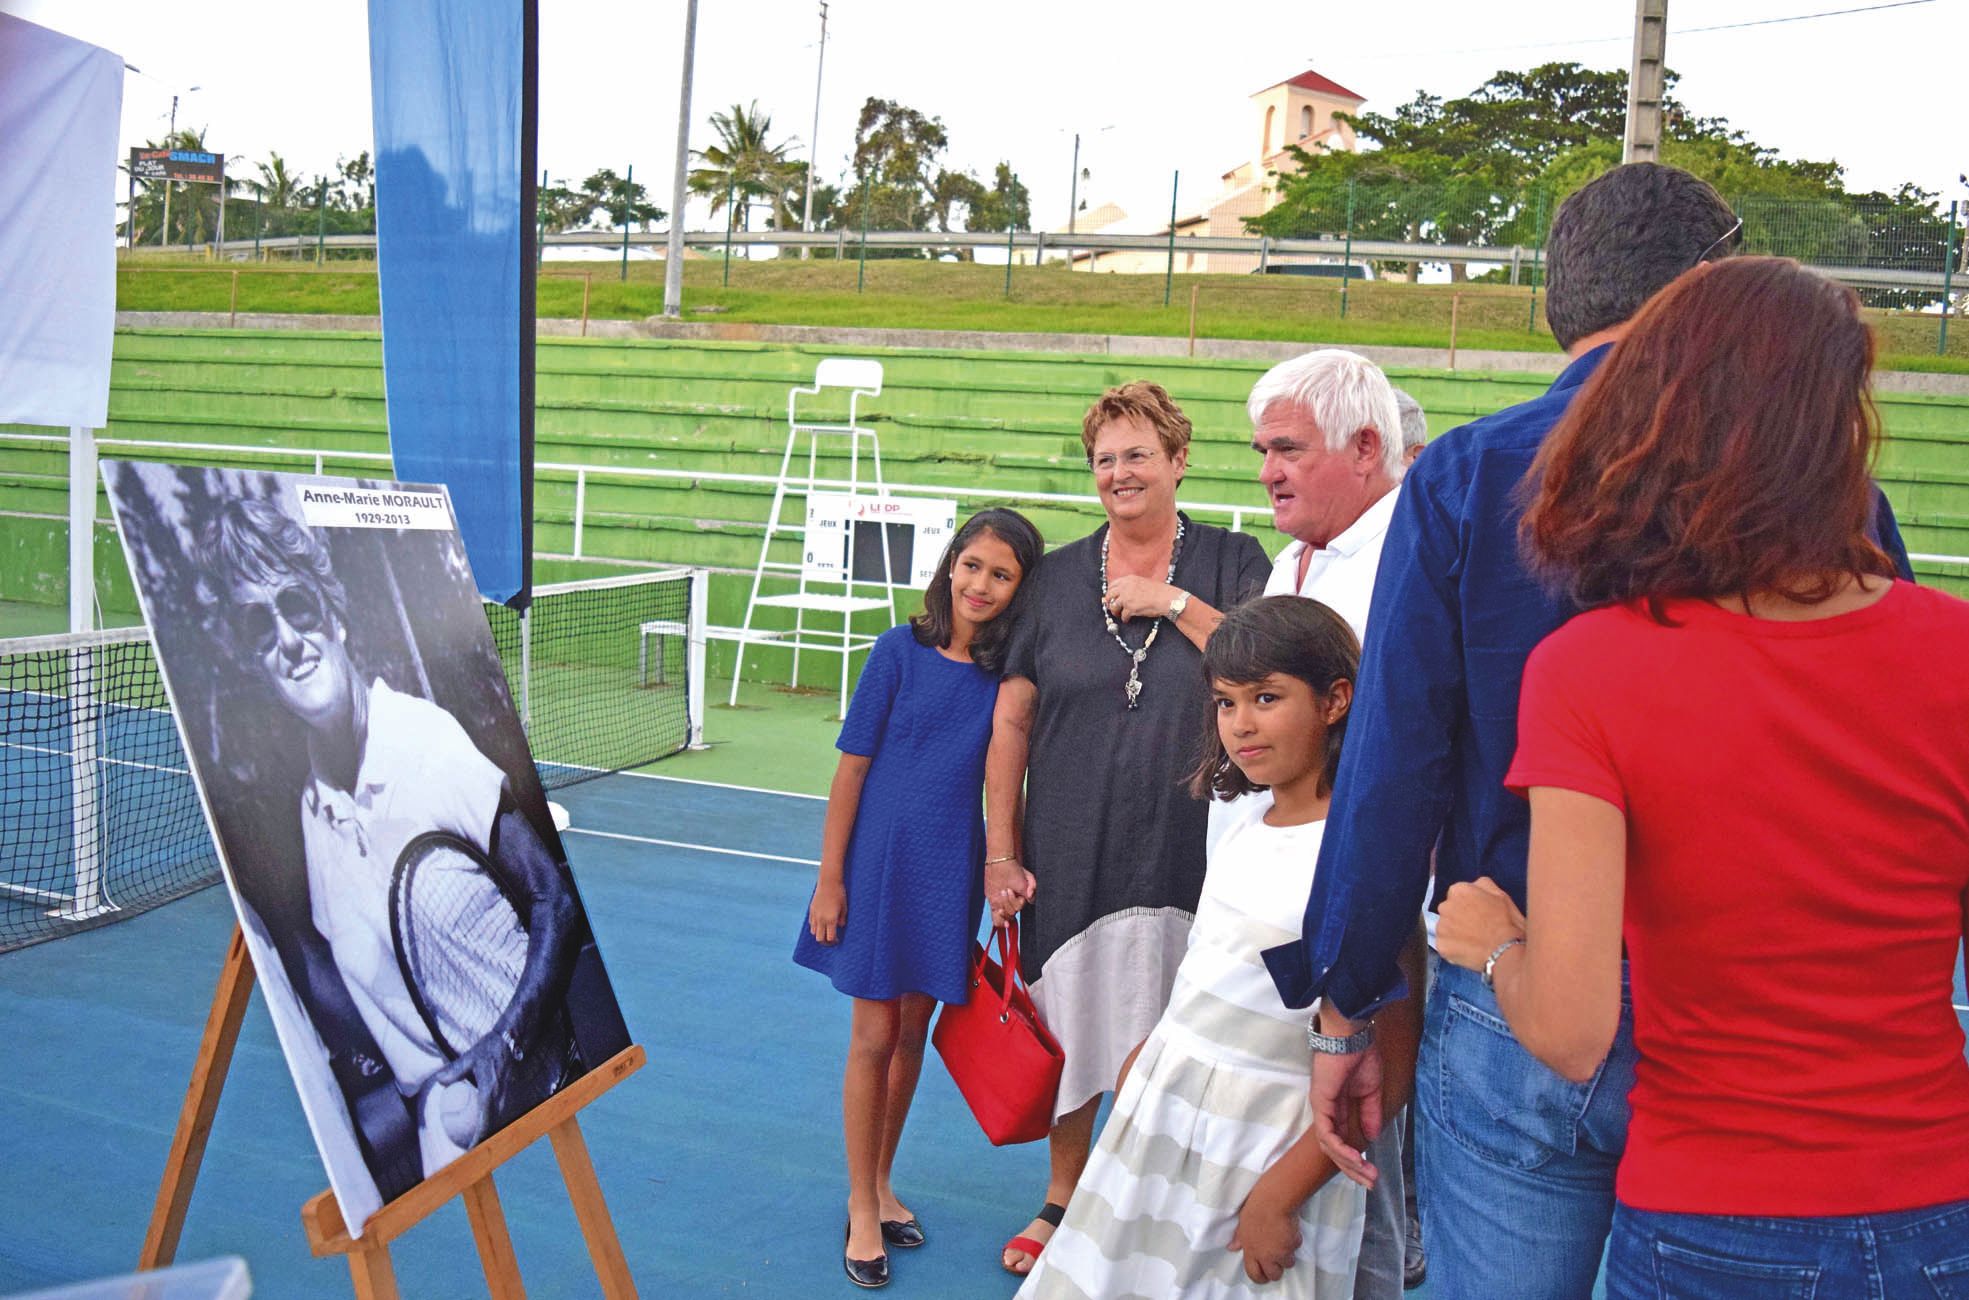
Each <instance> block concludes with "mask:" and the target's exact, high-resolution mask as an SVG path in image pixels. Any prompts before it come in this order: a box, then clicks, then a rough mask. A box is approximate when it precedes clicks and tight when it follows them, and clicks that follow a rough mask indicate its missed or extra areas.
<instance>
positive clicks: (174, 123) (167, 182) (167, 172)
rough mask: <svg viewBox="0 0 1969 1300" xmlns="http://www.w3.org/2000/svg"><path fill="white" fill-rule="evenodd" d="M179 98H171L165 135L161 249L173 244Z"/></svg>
mask: <svg viewBox="0 0 1969 1300" xmlns="http://www.w3.org/2000/svg"><path fill="white" fill-rule="evenodd" d="M177 137H178V97H177V96H176V95H175V94H174V95H172V96H171V129H170V130H168V131H166V132H165V133H164V148H165V150H166V153H167V157H166V158H165V159H164V229H163V230H161V231H160V232H158V236H157V246H158V247H159V248H160V249H161V248H163V247H164V246H165V245H167V244H169V243H170V242H171V159H170V158H169V157H168V153H169V151H170V150H172V149H175V148H177V147H178V139H177Z"/></svg>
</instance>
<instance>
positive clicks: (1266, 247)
mask: <svg viewBox="0 0 1969 1300" xmlns="http://www.w3.org/2000/svg"><path fill="white" fill-rule="evenodd" d="M669 238H670V236H669V234H668V233H667V232H665V231H636V230H632V231H629V232H628V234H627V236H626V237H625V235H624V233H623V232H622V231H606V230H577V231H566V232H562V233H559V234H552V235H548V236H546V237H545V239H544V240H543V242H544V244H545V245H546V247H548V248H596V249H614V250H621V249H622V248H623V247H624V246H625V245H626V246H628V247H631V248H643V249H659V248H663V247H664V246H665V245H667V243H668V242H669ZM684 246H685V247H686V248H692V249H723V248H725V247H727V246H730V247H733V248H771V249H774V250H778V249H782V248H809V249H812V248H821V249H830V250H832V251H833V252H834V253H835V254H836V256H838V257H843V258H845V257H847V256H848V255H849V253H850V250H859V249H861V248H863V247H866V248H882V249H894V248H910V249H921V250H925V251H928V252H931V253H956V252H960V251H963V250H972V251H975V250H978V249H999V250H1011V251H1012V252H1014V253H1027V254H1030V255H1031V257H1032V260H1033V261H1035V262H1037V261H1040V260H1043V259H1044V258H1045V256H1046V255H1047V254H1049V253H1057V254H1059V255H1060V256H1061V257H1063V258H1071V257H1072V256H1073V255H1074V254H1077V253H1089V254H1093V253H1127V252H1135V253H1143V252H1146V253H1167V252H1168V251H1170V247H1171V240H1170V238H1169V235H1168V234H1167V233H1164V234H1160V235H1119V234H1081V233H1073V234H1069V233H1068V232H1066V231H1063V230H1059V231H1048V230H1020V231H1011V232H1002V231H1001V232H998V233H993V232H991V231H966V230H956V231H936V230H871V231H868V232H866V233H862V232H857V231H848V230H831V231H793V230H789V231H776V230H734V231H730V232H726V231H721V230H693V231H686V232H685V233H684ZM176 247H177V246H175V245H174V246H173V248H174V249H175V248H176ZM187 247H195V248H197V249H202V250H204V251H206V252H207V253H208V254H209V255H211V256H215V257H219V258H240V257H251V256H261V255H264V253H267V252H289V251H291V252H300V253H305V252H308V251H310V250H314V249H324V250H326V249H333V250H361V251H373V250H374V249H375V247H376V236H375V235H373V234H369V235H360V234H358V235H326V236H314V235H281V236H278V237H272V238H265V239H257V240H246V239H228V240H224V241H220V242H216V243H214V242H211V241H208V242H206V243H204V244H199V245H195V246H187ZM1174 247H1175V250H1176V251H1179V252H1183V253H1217V254H1241V255H1244V256H1247V257H1255V258H1257V259H1258V265H1259V267H1260V269H1263V268H1264V267H1266V266H1268V265H1269V264H1270V263H1271V260H1272V259H1273V258H1274V257H1293V256H1314V257H1331V258H1336V259H1337V258H1346V259H1349V260H1351V261H1353V262H1356V263H1358V262H1379V261H1390V262H1476V263H1479V264H1482V265H1487V266H1508V267H1511V268H1512V271H1513V274H1512V277H1511V279H1512V282H1513V283H1516V282H1517V280H1518V278H1519V275H1518V273H1519V272H1520V271H1522V270H1523V269H1524V268H1526V267H1528V266H1533V265H1536V264H1538V262H1539V260H1540V259H1541V257H1542V250H1540V249H1537V248H1532V247H1528V246H1525V245H1522V244H1508V245H1498V244H1429V243H1403V242H1396V241H1390V240H1371V239H1355V240H1351V241H1349V240H1344V239H1337V238H1336V239H1273V238H1271V237H1269V236H1262V235H1178V236H1176V238H1175V240H1174ZM161 251H168V250H161ZM1815 269H1816V270H1818V271H1820V272H1822V273H1823V274H1825V275H1828V276H1830V277H1832V278H1833V279H1835V280H1838V281H1840V282H1842V283H1844V284H1850V285H1853V286H1854V287H1856V288H1865V289H1911V290H1917V291H1921V292H1926V293H1938V294H1939V293H1943V292H1945V291H1950V290H1952V289H1954V287H1955V285H1957V284H1959V283H1960V282H1961V279H1962V277H1960V276H1950V275H1949V274H1948V273H1946V272H1943V271H1920V270H1899V269H1894V268H1887V267H1871V266H1816V267H1815Z"/></svg>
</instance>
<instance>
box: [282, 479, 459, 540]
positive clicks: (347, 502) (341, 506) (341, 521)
mask: <svg viewBox="0 0 1969 1300" xmlns="http://www.w3.org/2000/svg"><path fill="white" fill-rule="evenodd" d="M300 496H301V517H302V519H303V520H304V521H306V522H307V523H308V525H309V526H311V527H314V528H436V529H447V530H448V529H450V528H452V527H453V524H452V520H451V506H450V505H449V504H448V503H447V502H446V501H445V499H444V497H443V496H441V495H440V494H438V493H436V492H393V491H378V490H376V489H374V488H349V487H334V488H327V487H304V488H302V489H301V491H300Z"/></svg>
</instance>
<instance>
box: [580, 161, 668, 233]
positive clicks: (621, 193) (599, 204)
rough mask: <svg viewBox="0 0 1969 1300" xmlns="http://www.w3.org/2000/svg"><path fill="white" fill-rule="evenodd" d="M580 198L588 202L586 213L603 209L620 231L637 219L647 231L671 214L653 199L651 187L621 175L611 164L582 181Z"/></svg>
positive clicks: (604, 213)
mask: <svg viewBox="0 0 1969 1300" xmlns="http://www.w3.org/2000/svg"><path fill="white" fill-rule="evenodd" d="M580 198H581V199H583V200H586V201H587V202H588V206H587V209H586V212H588V213H593V212H594V211H596V210H597V209H600V210H601V212H602V213H603V215H604V216H605V217H606V218H607V220H608V223H609V224H610V225H611V226H613V227H614V228H615V229H617V230H621V229H622V228H623V227H624V226H626V225H628V224H629V223H630V222H632V221H633V222H636V223H638V224H639V225H641V226H642V228H643V229H644V230H645V231H647V230H648V229H649V228H650V226H651V225H652V224H654V223H655V222H658V221H661V220H663V218H664V217H665V216H666V215H668V214H667V213H665V212H664V210H663V209H662V208H659V207H658V206H656V204H654V203H652V202H650V201H649V190H648V189H646V188H644V186H643V185H642V184H640V183H639V182H636V181H632V180H629V179H627V178H625V177H622V176H617V175H616V174H615V172H614V171H613V170H612V169H610V168H607V167H604V168H602V169H601V170H600V171H597V172H594V173H592V174H591V175H590V176H589V177H588V179H587V180H585V181H583V182H581V192H580Z"/></svg>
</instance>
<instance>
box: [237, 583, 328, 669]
mask: <svg viewBox="0 0 1969 1300" xmlns="http://www.w3.org/2000/svg"><path fill="white" fill-rule="evenodd" d="M275 614H278V615H279V616H280V619H281V621H282V622H284V623H286V624H287V626H289V627H291V628H293V629H294V630H295V631H296V632H302V633H307V632H318V631H320V630H321V627H322V624H323V623H325V622H326V621H327V620H326V616H325V613H324V611H323V610H322V607H321V597H319V596H317V595H316V594H315V593H314V591H313V590H312V589H311V588H308V587H301V586H294V587H282V588H281V589H280V591H279V592H277V593H276V594H275V595H274V598H273V601H272V603H271V604H270V603H268V602H267V601H264V600H256V601H252V602H250V603H248V604H244V605H234V606H232V607H231V608H230V609H228V610H227V611H226V622H227V623H228V625H230V626H231V628H232V634H233V637H234V639H235V640H237V641H238V643H239V644H240V645H242V646H244V647H246V648H248V649H250V650H251V651H252V652H253V653H254V654H261V655H263V654H265V653H266V652H267V651H269V650H271V649H273V647H274V643H275V642H276V641H278V640H279V639H280V629H279V627H278V626H277V625H276V624H275V622H274V615H275Z"/></svg>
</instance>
